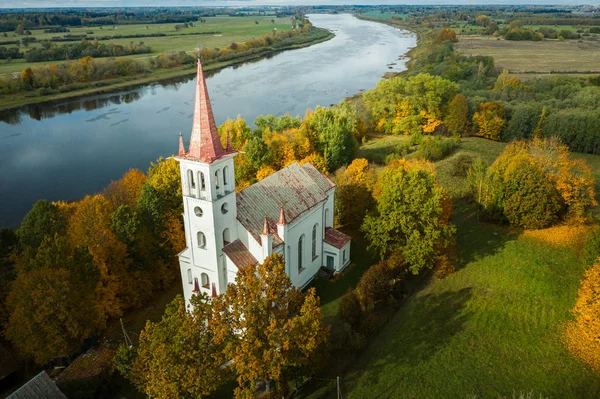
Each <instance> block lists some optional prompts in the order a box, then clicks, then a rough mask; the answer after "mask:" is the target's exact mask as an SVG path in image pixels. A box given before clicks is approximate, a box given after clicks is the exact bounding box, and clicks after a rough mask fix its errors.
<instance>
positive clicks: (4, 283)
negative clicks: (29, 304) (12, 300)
mask: <svg viewBox="0 0 600 399" xmlns="http://www.w3.org/2000/svg"><path fill="white" fill-rule="evenodd" d="M18 246H19V238H18V237H17V234H16V233H15V231H14V230H11V229H7V228H4V227H2V228H0V334H2V331H3V330H4V328H5V327H4V326H6V323H5V322H6V309H4V306H5V305H6V297H7V295H8V289H9V286H10V283H11V282H12V281H13V280H14V279H15V278H16V276H17V273H16V270H15V255H16V253H17V251H18Z"/></svg>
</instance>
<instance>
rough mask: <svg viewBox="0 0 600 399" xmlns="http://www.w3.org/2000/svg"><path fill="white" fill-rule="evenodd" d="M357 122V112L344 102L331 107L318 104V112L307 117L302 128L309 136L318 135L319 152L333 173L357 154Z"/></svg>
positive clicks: (316, 110)
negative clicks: (355, 133)
mask: <svg viewBox="0 0 600 399" xmlns="http://www.w3.org/2000/svg"><path fill="white" fill-rule="evenodd" d="M356 125H357V117H356V111H355V110H354V109H353V108H352V107H351V106H350V104H348V103H347V102H344V101H343V102H340V104H338V105H336V106H333V107H331V108H322V107H317V108H316V109H315V112H314V113H312V114H311V115H310V116H309V117H308V118H305V119H304V121H303V126H302V130H303V131H304V134H305V135H306V136H309V137H310V136H311V135H313V134H314V135H315V136H316V137H317V149H318V152H319V153H320V154H321V155H322V156H323V157H324V158H325V163H326V164H327V169H328V170H329V171H330V172H332V171H334V170H336V169H337V168H339V167H340V166H342V165H343V164H345V163H348V162H350V161H351V160H352V158H353V157H354V154H356V151H357V150H358V143H357V142H356V139H355V138H354V131H355V130H356ZM302 158H303V157H302Z"/></svg>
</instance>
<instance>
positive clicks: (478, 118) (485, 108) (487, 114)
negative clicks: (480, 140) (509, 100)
mask: <svg viewBox="0 0 600 399" xmlns="http://www.w3.org/2000/svg"><path fill="white" fill-rule="evenodd" d="M505 123H506V121H505V120H504V105H502V103H500V102H485V103H481V104H479V105H478V106H477V112H475V114H474V115H473V130H474V131H475V134H476V135H477V136H479V137H485V138H486V139H490V140H496V141H499V140H500V134H501V133H502V129H504V125H505Z"/></svg>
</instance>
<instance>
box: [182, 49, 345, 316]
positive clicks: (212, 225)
mask: <svg viewBox="0 0 600 399" xmlns="http://www.w3.org/2000/svg"><path fill="white" fill-rule="evenodd" d="M236 154H237V153H236V152H235V151H233V149H232V147H231V142H230V140H228V141H227V147H226V148H223V146H222V144H221V141H220V139H219V135H218V131H217V127H216V124H215V120H214V115H213V111H212V107H211V104H210V99H209V96H208V88H207V87H206V81H205V79H204V73H203V71H202V63H201V62H200V60H198V72H197V82H196V96H195V104H194V119H193V126H192V136H191V139H190V144H189V148H188V151H186V150H185V146H184V144H183V139H182V137H181V136H180V137H179V153H178V155H177V156H176V157H175V159H177V160H178V161H179V165H180V169H181V183H182V186H183V187H182V192H183V205H184V214H183V218H184V229H185V238H186V249H185V250H183V251H182V252H181V253H180V254H179V265H180V268H181V278H182V280H183V290H184V296H185V299H186V303H188V304H189V300H190V298H191V296H192V294H194V293H196V292H204V293H206V294H208V295H209V296H211V297H215V296H216V295H218V294H221V293H224V292H225V290H226V289H227V285H228V284H229V283H235V276H236V274H237V271H238V269H240V268H244V267H246V266H248V265H252V264H257V263H262V262H263V261H264V259H265V258H266V257H268V256H270V255H271V254H273V253H277V254H280V255H282V256H283V257H284V259H285V269H286V273H287V275H288V276H289V277H290V279H291V281H292V283H293V284H294V285H295V286H297V287H305V286H306V285H307V284H308V283H310V281H311V280H312V279H313V278H314V276H315V275H316V273H317V272H318V271H319V269H320V268H321V267H322V266H325V267H327V268H328V269H330V270H333V271H336V272H339V271H341V270H342V269H344V267H345V266H347V265H348V264H349V263H350V237H349V236H347V235H346V234H344V233H342V232H340V231H337V230H335V229H334V228H333V209H334V208H333V206H334V195H335V187H336V186H335V184H334V183H333V182H332V181H331V180H330V179H329V178H328V177H327V176H325V175H323V174H322V173H321V172H320V171H319V170H317V169H316V168H315V167H314V166H313V165H311V164H310V163H306V164H304V165H302V166H300V165H299V164H298V163H294V164H292V165H290V166H288V167H286V168H284V169H282V170H280V171H278V172H276V173H274V174H272V175H270V176H269V177H267V178H265V179H263V180H261V181H260V182H258V183H256V184H254V185H252V186H250V187H248V188H246V189H244V190H242V191H240V192H239V193H236V190H235V178H234V176H235V174H234V163H233V159H234V157H235V156H236Z"/></svg>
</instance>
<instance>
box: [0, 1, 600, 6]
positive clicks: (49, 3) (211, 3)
mask: <svg viewBox="0 0 600 399" xmlns="http://www.w3.org/2000/svg"><path fill="white" fill-rule="evenodd" d="M253 4H254V5H317V4H336V5H343V4H368V5H377V4H418V5H423V4H441V5H451V4H488V5H489V4H556V5H565V4H585V5H594V4H596V5H597V4H600V1H599V0H525V1H519V0H492V1H485V0H18V1H15V0H0V8H38V7H39V8H42V7H141V6H241V5H244V6H248V5H253Z"/></svg>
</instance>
